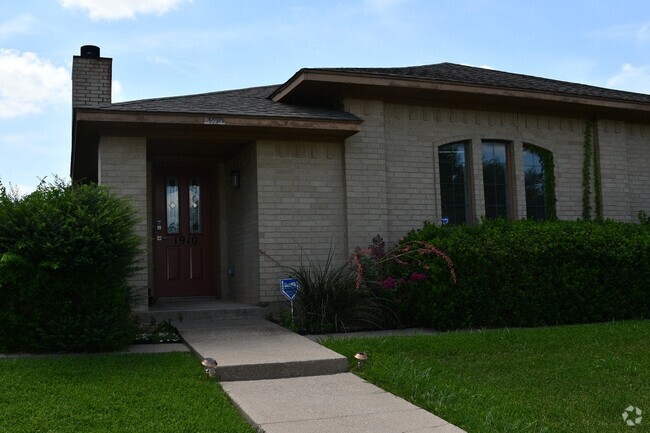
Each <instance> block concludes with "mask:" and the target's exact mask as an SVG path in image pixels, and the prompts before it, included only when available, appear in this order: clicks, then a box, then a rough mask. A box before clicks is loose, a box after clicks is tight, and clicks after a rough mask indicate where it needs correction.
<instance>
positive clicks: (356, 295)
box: [260, 251, 382, 333]
mask: <svg viewBox="0 0 650 433" xmlns="http://www.w3.org/2000/svg"><path fill="white" fill-rule="evenodd" d="M260 253H261V254H262V255H263V256H265V257H267V258H268V259H270V260H271V261H273V262H274V263H275V264H276V265H278V266H280V267H282V268H283V269H284V270H285V271H286V272H287V274H288V275H289V276H290V277H291V278H295V279H296V280H298V283H299V289H298V294H297V312H298V314H297V316H298V317H297V326H298V327H299V328H302V329H304V330H305V331H307V332H320V333H325V332H345V331H348V330H350V329H352V328H368V327H373V328H374V327H378V326H379V325H380V321H381V317H382V304H381V302H380V300H379V299H378V298H377V297H376V296H375V294H374V293H373V292H372V291H370V290H368V289H367V287H365V286H359V285H358V284H357V270H356V267H355V266H354V265H353V264H352V263H350V262H347V261H346V262H344V263H342V264H341V265H339V266H335V265H334V264H333V263H332V261H333V257H332V253H331V251H330V252H329V254H328V256H327V259H326V260H325V263H324V264H323V263H319V262H317V261H312V260H309V259H308V260H307V263H303V262H301V263H300V264H299V265H298V266H295V267H291V266H284V265H282V264H280V263H279V262H278V261H277V260H275V259H273V258H272V257H270V256H269V255H268V254H266V253H265V252H263V251H260Z"/></svg>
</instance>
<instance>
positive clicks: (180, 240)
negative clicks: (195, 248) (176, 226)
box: [174, 235, 199, 245]
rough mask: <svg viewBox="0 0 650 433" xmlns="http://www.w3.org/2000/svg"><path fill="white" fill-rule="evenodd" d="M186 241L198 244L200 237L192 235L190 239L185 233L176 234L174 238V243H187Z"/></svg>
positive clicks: (190, 243)
mask: <svg viewBox="0 0 650 433" xmlns="http://www.w3.org/2000/svg"><path fill="white" fill-rule="evenodd" d="M185 242H187V243H188V244H189V245H196V244H198V243H199V238H197V237H196V236H192V237H190V238H189V239H186V238H185V236H183V235H180V236H176V237H175V238H174V245H185Z"/></svg>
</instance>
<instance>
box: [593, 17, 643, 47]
mask: <svg viewBox="0 0 650 433" xmlns="http://www.w3.org/2000/svg"><path fill="white" fill-rule="evenodd" d="M595 34H596V35H597V36H599V37H604V38H606V39H615V40H616V39H618V40H624V41H635V42H637V43H640V44H644V43H648V42H650V22H646V23H643V24H625V25H615V26H611V27H608V28H606V29H603V30H601V31H599V32H597V33H595Z"/></svg>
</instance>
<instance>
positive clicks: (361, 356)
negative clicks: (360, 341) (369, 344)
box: [354, 352, 368, 368]
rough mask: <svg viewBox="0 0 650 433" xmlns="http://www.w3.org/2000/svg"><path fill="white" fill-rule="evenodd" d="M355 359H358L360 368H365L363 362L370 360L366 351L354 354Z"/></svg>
mask: <svg viewBox="0 0 650 433" xmlns="http://www.w3.org/2000/svg"><path fill="white" fill-rule="evenodd" d="M354 359H356V360H357V365H358V366H359V368H363V364H364V363H365V362H366V361H367V360H368V354H367V353H366V352H357V353H355V354H354Z"/></svg>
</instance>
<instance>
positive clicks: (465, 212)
mask: <svg viewBox="0 0 650 433" xmlns="http://www.w3.org/2000/svg"><path fill="white" fill-rule="evenodd" d="M465 147H466V144H465V143H463V142H460V143H451V144H447V145H444V146H440V147H439V148H438V161H439V164H440V204H441V210H442V219H443V221H446V222H448V223H449V224H464V223H466V222H467V219H468V217H469V208H468V204H467V203H468V200H467V199H468V193H467V164H466V160H467V158H466V153H465Z"/></svg>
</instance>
